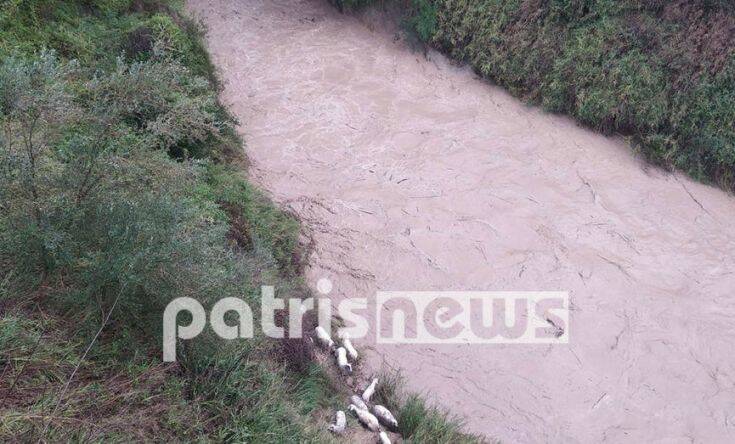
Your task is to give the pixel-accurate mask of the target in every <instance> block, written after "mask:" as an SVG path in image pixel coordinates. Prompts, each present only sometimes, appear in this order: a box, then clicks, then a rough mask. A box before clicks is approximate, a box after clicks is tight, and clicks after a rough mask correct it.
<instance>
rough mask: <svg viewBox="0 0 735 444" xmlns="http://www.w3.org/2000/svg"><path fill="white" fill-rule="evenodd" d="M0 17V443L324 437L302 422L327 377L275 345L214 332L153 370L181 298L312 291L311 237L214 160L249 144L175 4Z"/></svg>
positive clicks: (19, 6) (83, 4) (24, 6)
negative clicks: (303, 250) (300, 369)
mask: <svg viewBox="0 0 735 444" xmlns="http://www.w3.org/2000/svg"><path fill="white" fill-rule="evenodd" d="M7 6H8V8H2V10H0V14H2V15H1V16H0V21H2V24H3V27H2V28H1V29H0V53H2V57H1V58H0V313H1V314H0V366H2V370H1V371H2V372H3V375H4V376H3V378H0V392H2V393H4V395H3V396H4V397H7V398H6V399H8V402H7V403H3V404H2V405H1V406H0V440H9V439H17V438H18V437H23V439H25V440H30V441H35V440H38V439H39V438H43V439H44V440H50V441H68V440H73V441H77V440H93V441H101V440H104V441H107V440H111V441H119V442H129V441H150V440H169V439H173V440H205V439H215V440H234V441H250V442H267V441H276V442H304V441H310V440H311V441H315V440H320V441H323V440H324V439H327V438H326V437H325V436H324V435H323V431H322V429H321V428H315V427H312V426H311V425H310V417H309V415H310V414H311V413H312V412H313V410H314V409H315V408H318V407H320V406H323V405H324V404H325V403H326V402H327V401H326V400H325V399H326V398H328V397H329V396H331V395H330V393H331V391H326V390H321V389H320V387H323V386H324V385H325V384H327V382H326V379H325V378H324V376H323V375H322V374H320V373H319V372H310V373H307V374H304V375H296V374H293V373H291V372H289V371H287V370H286V368H285V365H284V363H283V362H281V361H280V360H279V359H276V358H275V356H277V353H275V351H276V350H274V349H275V348H277V344H275V343H274V342H272V341H270V340H266V339H265V338H259V339H256V340H250V341H239V342H232V343H228V342H226V341H222V340H218V339H216V338H214V337H213V334H212V332H211V331H209V330H206V331H205V332H204V334H202V335H201V336H200V337H198V338H197V339H196V340H191V341H185V342H182V343H181V344H179V347H177V352H178V354H179V356H178V358H179V359H178V364H177V365H176V366H162V365H161V362H160V346H159V344H160V343H161V342H160V335H161V332H160V329H161V313H162V311H163V307H165V305H166V304H167V303H168V302H169V301H170V300H172V299H174V298H176V297H179V296H191V297H195V298H196V299H197V300H199V301H200V302H202V303H203V305H205V307H207V308H209V307H210V306H211V304H212V303H213V302H214V301H215V300H219V299H220V298H223V297H227V296H233V297H241V298H245V299H246V300H247V301H248V302H249V303H250V305H251V307H253V311H254V312H256V313H257V307H258V305H257V298H256V296H257V295H258V294H259V293H258V290H259V286H260V285H261V284H269V285H272V284H275V285H276V286H277V288H279V290H280V289H284V291H290V292H299V291H300V287H299V283H298V279H297V278H296V277H295V272H296V271H297V268H296V267H295V266H294V265H295V263H294V262H293V260H292V258H293V257H294V251H295V249H296V240H297V234H298V224H297V223H296V221H295V220H294V219H293V218H292V217H290V216H288V215H286V214H284V213H281V212H279V211H278V210H277V209H276V208H275V207H274V206H273V205H272V204H271V203H270V202H269V201H268V200H267V199H266V198H265V197H264V196H263V195H262V194H261V193H260V192H258V190H256V189H255V188H253V187H252V186H251V185H250V184H248V183H247V182H246V181H245V180H244V178H243V177H242V176H241V175H240V174H238V173H237V172H236V170H235V169H234V168H232V167H228V166H224V165H222V164H221V163H220V162H221V161H222V160H223V159H224V158H226V157H228V156H229V155H231V154H232V153H231V152H228V150H232V148H233V146H235V147H237V146H236V145H235V144H236V143H237V139H236V138H235V137H234V136H233V135H234V129H233V127H232V119H231V118H230V117H229V116H228V115H227V113H226V112H225V111H224V109H223V108H222V107H221V106H220V105H219V104H218V103H217V100H216V92H217V91H216V84H215V83H214V82H213V81H212V79H213V78H214V75H213V72H212V68H211V65H210V64H209V62H208V58H207V57H206V53H205V52H204V51H203V48H202V46H201V43H200V41H199V40H198V39H199V31H197V30H196V28H194V27H193V25H191V23H189V22H186V21H185V20H184V19H182V17H181V16H180V15H178V13H176V11H175V10H172V9H170V7H169V4H168V3H166V2H146V1H130V2H128V1H118V2H110V1H91V0H76V1H64V2H61V1H32V0H25V1H15V0H12V1H11V2H10V3H9V4H8V5H7ZM141 30H143V31H141ZM146 30H150V31H151V33H150V35H151V38H152V39H151V41H146V40H145V39H143V40H140V37H141V36H143V37H145V35H146V32H147V31H146ZM131 41H132V42H133V43H135V44H131ZM43 48H53V50H50V49H43ZM131 48H132V49H134V51H133V50H131ZM241 239H249V240H250V242H240V241H239V240H241ZM109 313H111V315H110V319H109V322H108V323H107V324H104V323H103V322H104V319H105V318H106V317H107V315H108V314H109ZM101 325H104V329H103V334H102V335H101V336H100V337H99V338H98V340H97V341H96V342H95V343H94V346H93V347H92V348H91V350H90V353H89V355H88V356H87V358H86V359H85V360H83V361H79V357H80V356H81V355H82V352H83V351H84V349H85V347H86V346H87V344H89V342H90V340H91V338H92V337H94V334H95V333H96V331H97V329H99V328H100V326H101ZM77 363H79V364H80V365H81V366H80V369H79V372H78V373H77V374H76V376H75V378H74V380H73V381H72V384H71V386H70V388H69V390H68V392H67V393H66V395H65V396H64V398H63V399H60V398H59V395H60V392H61V388H62V386H63V384H64V383H65V382H66V380H67V378H68V377H69V375H70V374H71V372H72V369H73V367H74V366H75V365H76V364H77ZM6 375H8V376H9V377H8V378H6V377H5V376H6ZM10 376H12V377H10ZM62 401H63V402H62ZM57 403H58V405H59V406H60V407H59V409H58V410H55V405H57ZM54 415H55V416H54ZM90 418H92V420H91V421H90Z"/></svg>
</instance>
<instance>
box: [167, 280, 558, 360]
mask: <svg viewBox="0 0 735 444" xmlns="http://www.w3.org/2000/svg"><path fill="white" fill-rule="evenodd" d="M324 281H326V280H324ZM320 282H321V284H320V286H319V288H320V289H319V291H320V293H322V294H323V295H325V294H327V293H329V291H331V283H329V285H326V283H325V282H322V281H320ZM322 284H324V285H322ZM370 302H371V301H369V300H368V299H367V298H346V299H343V300H340V301H339V302H337V303H336V311H337V315H338V316H339V318H341V320H342V321H343V323H344V326H343V327H340V328H339V329H338V334H346V335H349V337H351V338H354V339H367V340H374V341H375V342H376V343H378V344H442V343H447V344H511V343H513V344H565V343H568V342H569V294H568V293H566V292H561V291H379V292H377V294H376V296H375V299H374V302H375V303H374V304H372V303H370ZM332 303H333V302H332V301H331V300H330V299H329V298H324V297H321V298H307V299H297V298H291V299H283V298H278V297H276V296H275V289H274V287H272V286H263V287H261V300H260V307H259V308H260V316H259V318H260V329H261V331H262V333H263V334H264V335H266V336H268V337H272V338H284V337H285V336H286V328H288V337H290V338H298V337H301V333H302V328H301V327H302V324H303V317H304V315H305V314H306V313H307V312H309V311H312V310H315V311H316V313H317V315H318V319H319V325H320V326H321V327H323V328H324V329H325V331H328V332H331V331H332V328H331V322H332V319H333V318H332V308H333V307H332ZM371 310H372V311H371ZM279 311H280V312H281V313H285V314H286V317H287V321H288V322H287V324H283V325H282V326H279V325H277V323H276V321H275V319H276V312H279ZM179 313H188V314H189V316H190V317H191V321H190V322H189V323H188V324H186V325H182V324H179V323H178V315H179ZM228 313H233V314H237V319H236V320H235V319H232V316H231V317H230V318H229V319H230V322H225V316H226V315H227V314H228ZM207 318H209V324H210V326H211V328H212V330H213V331H214V333H215V334H216V335H217V336H219V337H220V338H222V339H228V340H232V339H248V338H252V337H254V333H255V327H256V325H255V324H256V322H255V317H254V315H253V310H252V309H251V307H250V306H249V305H248V304H247V303H246V302H245V301H244V300H243V299H238V298H232V297H229V298H224V299H221V300H219V301H217V303H215V304H214V305H213V306H212V308H211V311H210V313H209V316H207V313H206V310H205V309H204V307H203V306H202V305H201V304H200V303H199V302H198V301H197V300H195V299H193V298H188V297H181V298H176V299H174V300H173V301H171V302H170V303H169V304H168V306H167V307H166V310H165V311H164V314H163V360H164V361H167V362H170V361H175V360H176V344H177V341H178V340H179V339H193V338H195V337H197V336H199V334H201V333H202V331H204V328H205V327H206V324H207ZM232 322H234V323H232ZM286 326H288V327H286Z"/></svg>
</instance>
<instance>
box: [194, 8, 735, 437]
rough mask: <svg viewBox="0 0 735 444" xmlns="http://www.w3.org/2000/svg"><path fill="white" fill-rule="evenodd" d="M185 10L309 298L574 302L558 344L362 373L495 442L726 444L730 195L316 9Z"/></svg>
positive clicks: (450, 348)
mask: <svg viewBox="0 0 735 444" xmlns="http://www.w3.org/2000/svg"><path fill="white" fill-rule="evenodd" d="M189 8H190V10H191V11H192V13H193V14H194V15H196V16H198V17H201V18H202V19H203V20H204V21H205V23H206V24H207V26H208V28H209V31H208V44H209V47H210V50H211V52H212V54H213V58H214V62H215V64H216V65H217V66H218V67H219V68H220V70H221V73H222V77H223V80H224V82H225V89H224V91H223V93H222V100H223V102H224V103H225V104H227V105H228V106H229V107H230V109H231V110H232V112H233V113H234V114H235V115H236V116H237V117H238V118H239V119H240V121H241V127H240V129H241V131H242V133H243V135H244V137H245V140H246V144H247V153H248V156H249V158H250V160H251V162H252V166H251V170H250V175H251V177H252V179H253V180H254V181H255V183H257V184H258V185H260V186H262V187H263V188H264V189H265V190H267V192H268V193H270V194H271V195H272V196H273V198H274V199H275V200H276V201H277V202H278V203H279V204H281V205H283V206H284V207H287V208H290V209H291V210H292V211H294V212H295V213H296V214H298V215H299V216H300V218H301V219H302V221H303V224H304V229H305V231H306V232H307V233H308V235H309V236H310V238H311V240H312V241H313V252H312V254H311V257H310V267H309V269H308V275H307V276H308V278H309V280H310V282H314V283H316V281H317V279H319V278H321V277H327V278H329V279H330V280H332V282H333V284H334V289H333V290H332V293H331V295H332V296H333V297H335V298H344V297H354V296H359V297H365V296H370V295H373V294H374V293H375V291H376V290H379V289H380V290H562V291H569V292H570V297H571V312H570V318H571V319H570V328H569V332H570V341H569V344H567V345H482V346H479V345H470V344H465V345H443V346H437V345H415V346H406V345H403V346H397V345H379V346H374V345H373V346H370V350H369V352H368V363H369V364H370V365H371V366H373V367H374V368H379V367H380V366H382V365H386V366H392V367H396V368H400V369H401V370H402V371H403V373H404V374H405V375H406V376H407V377H408V381H409V385H410V388H411V389H413V390H416V391H420V392H424V393H427V394H428V395H429V396H430V397H431V398H432V399H434V400H435V401H436V402H438V403H439V404H441V405H443V406H445V407H447V408H449V409H450V410H451V411H452V412H454V413H456V414H459V415H462V416H464V417H465V418H466V423H467V428H468V429H469V430H472V431H476V432H479V433H483V434H485V435H487V436H488V437H493V438H499V439H502V440H503V441H506V442H581V443H588V442H599V441H610V442H620V441H626V442H645V441H665V442H690V441H698V442H728V441H729V442H734V441H735V340H734V338H735V199H733V197H732V196H729V195H727V194H726V193H724V192H722V191H720V190H717V189H715V188H712V187H708V186H704V185H701V184H698V183H695V182H693V181H691V180H689V179H687V178H686V177H684V176H682V175H679V174H671V173H668V172H664V171H661V170H659V169H656V168H653V167H648V166H646V165H645V163H644V162H642V161H640V160H639V159H637V158H636V157H635V156H634V155H633V154H632V150H631V148H630V147H629V146H627V145H626V144H624V143H623V141H621V140H619V139H616V138H607V137H604V136H602V135H599V134H596V133H594V132H592V131H589V130H587V129H583V128H580V127H579V126H577V125H576V124H575V123H573V122H572V121H570V120H569V119H567V118H564V117H560V116H554V115H549V114H546V113H544V112H542V111H540V110H538V109H536V108H533V107H528V106H526V105H524V104H523V103H521V102H519V101H517V100H515V99H513V98H512V97H510V96H509V95H508V94H506V93H505V92H503V91H502V90H501V89H499V88H496V87H493V86H491V85H489V84H487V83H486V82H483V81H481V80H479V79H477V78H476V76H475V75H474V74H473V73H472V72H471V71H470V70H468V69H466V68H461V67H457V66H454V65H453V64H451V63H450V62H449V61H448V60H446V59H445V58H444V57H443V56H441V55H439V54H437V53H433V52H430V53H429V54H428V55H427V56H426V57H425V56H424V54H423V53H417V52H415V51H412V50H411V49H410V48H408V47H407V46H406V44H405V43H403V42H402V41H400V40H397V39H396V38H395V35H394V33H391V32H386V31H385V30H381V29H375V28H374V27H371V26H368V25H366V23H365V21H364V20H363V21H361V20H358V19H356V18H354V17H350V16H344V15H340V14H339V13H337V12H336V11H335V10H333V9H332V8H331V7H330V6H329V5H328V4H327V3H326V2H325V1H320V0H309V1H298V0H190V1H189ZM364 345H369V344H364Z"/></svg>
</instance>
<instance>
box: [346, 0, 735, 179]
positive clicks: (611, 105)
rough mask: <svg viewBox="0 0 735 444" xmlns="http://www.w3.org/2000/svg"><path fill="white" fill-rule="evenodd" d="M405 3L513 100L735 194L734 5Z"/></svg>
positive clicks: (435, 41)
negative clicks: (611, 136) (622, 138)
mask: <svg viewBox="0 0 735 444" xmlns="http://www.w3.org/2000/svg"><path fill="white" fill-rule="evenodd" d="M333 2H336V3H342V4H344V5H347V6H350V5H357V6H363V5H365V4H368V3H376V2H375V1H374V0H333ZM397 3H399V4H400V5H402V6H404V7H405V10H406V12H407V23H408V24H409V25H410V26H411V28H413V29H414V30H415V31H416V33H417V34H418V35H419V36H420V37H422V38H423V39H424V40H425V41H427V42H429V43H431V44H432V45H434V46H436V47H438V48H440V49H442V50H443V51H444V52H446V53H447V54H449V55H450V56H452V57H453V58H455V59H458V60H461V61H465V62H467V63H469V64H470V65H471V66H472V67H473V68H474V69H475V70H476V71H477V72H478V73H480V74H481V75H482V76H484V77H485V78H487V79H489V80H491V81H493V82H495V83H497V84H499V85H501V86H504V87H506V88H507V89H508V90H510V91H511V92H512V93H513V94H515V95H517V96H519V97H522V98H524V99H526V100H529V101H531V102H534V103H540V104H542V105H543V106H544V108H546V109H548V110H550V111H554V112H562V113H566V114H569V115H571V116H573V117H575V118H576V119H577V120H579V121H580V122H582V123H584V124H586V125H589V126H591V127H593V128H595V129H598V130H601V131H603V132H606V133H611V132H618V133H622V134H624V135H628V136H630V137H631V140H632V142H633V143H634V145H635V146H636V147H637V148H638V149H639V150H640V152H641V153H642V154H643V155H645V156H646V157H647V158H648V159H649V160H651V161H653V162H655V163H658V164H661V165H663V166H666V167H676V168H679V169H682V170H684V171H686V172H688V173H689V174H691V175H692V176H693V177H695V178H698V179H700V180H704V181H713V182H717V183H718V184H719V185H721V186H722V187H723V188H725V189H729V190H732V189H733V188H735V8H734V7H733V4H732V2H727V1H716V0H715V1H712V0H697V1H673V2H666V1H658V0H623V1H613V0H549V1H539V0H511V1H504V0H411V1H405V2H404V1H403V0H400V1H398V2H397Z"/></svg>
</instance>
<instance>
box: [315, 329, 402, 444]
mask: <svg viewBox="0 0 735 444" xmlns="http://www.w3.org/2000/svg"><path fill="white" fill-rule="evenodd" d="M315 337H316V340H317V342H318V343H319V345H321V346H322V347H323V348H325V349H326V350H328V351H330V352H331V353H333V354H334V356H335V357H336V360H337V366H339V369H340V371H341V372H342V373H343V374H351V373H352V364H350V363H349V360H350V359H351V360H352V361H353V362H354V361H355V360H357V357H358V354H357V350H356V349H355V347H354V346H353V345H352V342H351V341H350V338H349V337H348V336H347V335H341V337H340V339H341V341H342V345H341V346H339V347H338V346H337V345H336V344H335V343H334V341H333V340H332V338H331V337H330V336H329V333H327V331H326V330H324V328H322V327H316V329H315ZM348 357H349V359H348ZM377 386H378V379H377V378H376V379H373V380H372V382H371V383H370V385H368V387H367V388H366V389H365V391H363V392H362V395H361V396H357V395H352V396H351V397H350V406H349V408H348V410H349V411H350V412H352V413H353V414H354V415H355V416H356V417H357V419H358V420H359V421H360V422H361V423H362V425H364V426H365V427H366V428H367V429H368V430H370V431H371V432H376V433H378V437H379V441H380V443H381V444H390V439H389V438H388V434H387V433H386V432H385V431H383V429H382V427H381V425H382V426H385V427H387V428H389V429H390V430H396V429H397V428H398V421H396V418H395V417H394V416H393V414H392V413H391V412H390V410H388V409H387V408H385V407H383V406H382V405H372V406H370V398H372V397H373V394H374V393H375V388H376V387H377ZM346 427H347V417H346V416H345V412H343V411H342V410H338V411H337V413H336V414H335V421H334V424H331V425H330V426H329V430H330V431H331V432H333V433H336V434H340V435H341V434H343V433H344V432H345V428H346Z"/></svg>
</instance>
